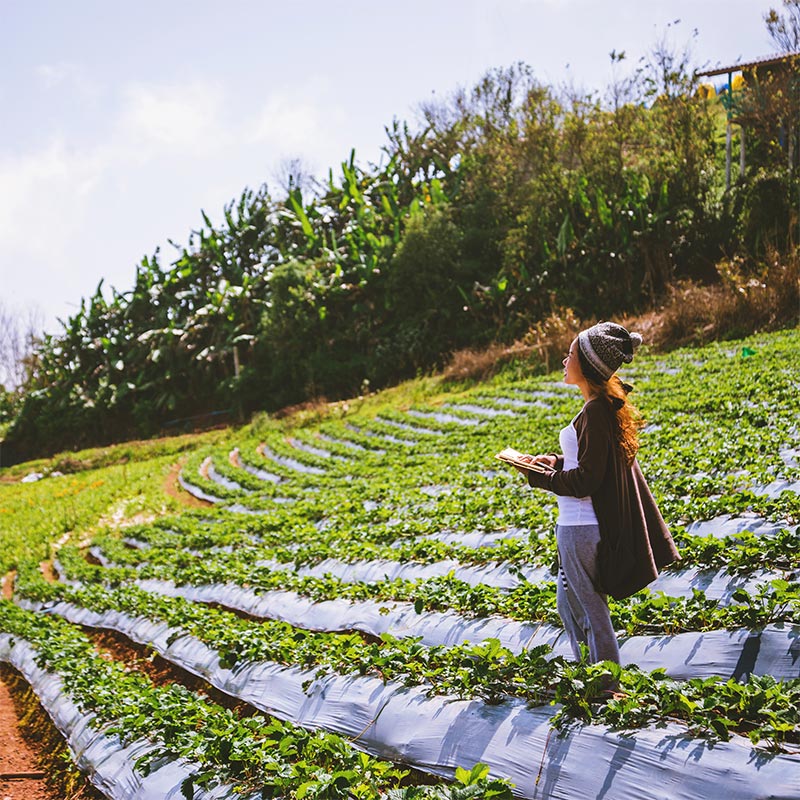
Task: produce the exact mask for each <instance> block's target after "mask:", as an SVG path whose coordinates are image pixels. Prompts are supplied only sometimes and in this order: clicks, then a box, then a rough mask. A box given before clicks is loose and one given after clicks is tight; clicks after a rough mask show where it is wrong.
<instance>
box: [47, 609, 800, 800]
mask: <svg viewBox="0 0 800 800" xmlns="http://www.w3.org/2000/svg"><path fill="white" fill-rule="evenodd" d="M66 606H67V604H59V606H57V607H56V608H53V609H52V611H54V612H55V611H57V612H58V613H67V612H69V613H70V616H75V617H76V618H75V620H74V621H75V622H79V623H82V624H88V625H100V626H102V627H114V628H115V629H117V630H121V629H122V628H128V629H129V630H128V633H127V635H129V636H130V637H131V638H133V639H136V640H137V641H142V639H147V640H148V643H150V644H152V645H153V646H154V647H155V648H156V649H157V650H159V651H161V652H162V654H163V655H164V656H165V657H166V658H168V659H169V660H170V661H173V662H174V663H179V664H181V665H182V666H184V667H185V668H186V669H188V670H190V671H192V672H195V673H196V674H199V675H202V676H203V677H204V678H205V679H206V680H208V681H209V682H210V683H212V684H213V685H214V686H216V687H217V688H219V689H221V690H222V691H224V692H226V693H228V694H231V695H233V696H235V697H239V698H241V699H243V700H245V701H246V702H248V703H251V704H252V705H254V706H256V707H257V708H260V709H262V710H264V711H266V712H267V713H269V714H272V715H274V716H276V717H280V718H282V719H286V720H290V721H292V722H294V723H296V724H299V725H302V726H303V727H307V728H315V729H316V728H321V729H324V730H328V731H332V732H334V733H338V734H340V735H343V736H348V737H355V738H357V742H355V743H356V744H357V746H358V747H360V748H363V749H364V750H366V751H368V752H370V753H372V754H374V755H376V756H378V757H380V758H387V759H391V760H393V761H398V760H400V761H403V762H404V763H406V764H411V765H413V766H415V767H417V768H419V769H422V770H424V771H426V772H430V773H432V774H435V775H440V776H443V777H452V775H453V774H454V771H455V768H456V767H458V766H471V765H472V764H475V763H477V762H483V763H485V764H488V765H489V767H490V769H491V772H492V774H493V775H497V776H502V777H505V778H508V779H509V780H511V781H512V782H513V783H514V784H515V785H516V789H515V793H516V794H517V795H518V796H520V797H525V798H569V800H574V798H584V797H592V798H605V797H608V798H609V799H610V798H612V797H613V798H614V800H651V799H652V800H656V798H657V799H658V800H666V799H667V798H675V800H694V799H695V798H696V799H697V800H701V798H702V800H706V799H707V798H715V797H719V798H722V797H724V798H725V800H760V799H761V798H764V800H766V798H795V800H796V798H797V797H798V796H799V795H800V756H796V755H769V754H767V753H765V752H764V751H759V750H756V749H755V748H754V747H753V746H752V745H751V743H750V742H749V740H747V739H745V738H743V737H741V736H734V737H733V738H732V739H731V740H730V741H728V742H721V743H716V744H714V745H713V746H712V745H710V744H709V743H708V742H706V741H704V740H702V739H693V738H691V737H690V736H689V735H688V733H687V731H686V728H685V727H682V726H680V725H678V724H674V723H668V724H663V725H659V726H657V727H651V728H643V729H637V730H635V731H632V732H625V733H617V732H613V731H611V730H609V729H607V728H605V727H603V726H599V725H575V726H573V727H572V728H571V729H570V730H569V731H568V732H567V733H566V735H565V736H564V737H563V738H560V737H559V736H557V735H556V734H555V733H553V734H552V735H551V728H550V724H549V723H550V719H551V717H552V715H553V714H554V713H555V711H556V709H555V708H554V707H552V706H545V707H539V708H533V709H531V708H528V706H527V704H526V703H525V702H523V701H520V700H517V699H513V698H508V699H507V700H506V701H505V702H503V703H500V704H497V705H487V704H486V703H484V702H483V701H480V700H455V699H453V698H449V697H427V696H426V694H425V689H424V687H415V688H410V689H406V688H404V687H401V686H400V685H398V684H392V683H384V682H383V681H381V680H380V679H378V678H372V677H345V676H341V675H329V676H326V677H322V678H315V677H314V671H309V670H301V669H298V668H293V667H288V668H287V667H285V666H282V665H278V664H272V663H266V662H265V663H245V664H241V665H239V666H238V667H237V668H236V669H234V670H228V669H223V668H221V667H220V666H219V659H218V657H217V655H216V654H215V653H214V652H213V651H212V650H210V649H209V648H208V647H206V646H205V645H204V644H202V643H201V642H199V641H197V640H196V639H193V638H191V637H188V636H177V637H174V636H172V635H171V634H173V632H174V631H172V630H170V629H169V628H168V627H167V626H166V625H153V624H152V623H145V622H144V621H142V620H134V619H131V618H129V617H127V615H124V614H118V613H116V612H107V613H105V614H96V613H95V612H90V611H87V610H85V609H76V608H75V607H71V608H67V607H66ZM112 623H113V624H112ZM540 768H541V778H540V785H539V786H538V787H537V786H536V778H537V774H538V773H539V771H540Z"/></svg>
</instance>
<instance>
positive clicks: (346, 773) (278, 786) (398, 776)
mask: <svg viewBox="0 0 800 800" xmlns="http://www.w3.org/2000/svg"><path fill="white" fill-rule="evenodd" d="M0 632H4V633H9V634H12V636H14V637H15V638H19V639H20V640H23V641H25V642H28V643H29V644H30V645H32V646H33V647H34V648H35V651H36V661H37V663H38V665H39V666H40V667H42V668H44V669H46V670H48V671H50V672H52V673H55V674H57V675H58V676H59V677H60V678H61V680H62V681H63V685H64V687H65V691H66V692H67V693H68V694H69V695H70V697H71V698H72V699H73V700H74V701H75V702H76V704H77V705H78V707H79V708H81V709H82V710H85V711H90V712H92V713H93V714H94V715H96V722H95V724H100V725H105V726H110V728H109V730H110V731H111V732H116V733H118V734H119V735H120V736H121V737H122V738H123V741H129V740H131V739H136V738H144V739H150V740H153V741H155V742H157V743H159V744H160V746H161V748H162V749H161V751H160V752H161V754H162V755H168V756H169V757H173V758H174V757H180V758H186V759H188V760H191V761H194V762H197V763H198V764H200V765H201V767H202V771H201V772H200V773H199V774H197V775H195V776H194V777H193V779H192V780H191V784H190V785H187V786H185V787H184V791H185V792H186V796H190V797H191V796H192V792H193V787H194V786H202V787H209V786H211V787H213V786H214V785H215V784H217V783H219V781H220V780H222V781H226V782H229V783H232V784H234V785H235V787H236V788H237V790H238V791H240V792H242V793H252V792H254V791H256V790H258V792H259V796H260V797H266V798H269V797H297V798H302V797H308V798H312V797H320V798H322V797H325V798H331V799H333V798H342V800H344V799H345V798H348V800H351V799H352V798H365V799H366V798H378V797H387V796H390V797H394V798H398V800H400V799H401V798H408V800H411V798H423V797H431V798H434V797H435V798H442V799H443V800H444V798H451V797H452V798H455V796H458V797H459V798H461V797H475V798H479V797H497V798H510V792H509V789H508V787H507V786H504V785H503V784H502V783H501V782H499V781H496V780H489V779H488V778H487V777H486V775H485V771H484V770H483V769H481V768H479V769H478V770H476V771H474V772H473V773H472V774H470V773H469V772H466V771H462V772H461V773H459V775H460V777H462V778H464V779H466V780H467V781H468V782H470V783H471V784H472V788H471V790H470V791H469V792H466V793H464V792H462V793H459V787H458V786H455V787H445V786H435V787H434V786H411V787H407V788H400V787H401V784H402V782H403V781H404V779H405V778H406V776H407V775H408V772H407V771H406V770H402V769H398V768H397V767H396V766H395V765H393V764H392V763H391V762H387V761H381V760H379V759H375V758H373V757H370V756H369V755H367V754H366V753H364V752H360V751H359V750H357V749H356V748H355V747H353V745H352V744H351V743H349V742H347V741H345V740H344V739H343V738H341V737H339V736H336V735H333V734H330V733H325V732H321V731H317V732H311V731H308V730H305V729H303V728H299V727H297V726H294V725H291V724H289V723H286V722H284V721H281V720H278V719H276V718H274V717H266V716H264V715H262V714H254V715H250V716H241V715H239V714H237V713H235V712H234V711H233V710H231V709H228V708H225V707H222V706H220V705H217V704H215V703H212V702H211V701H209V700H208V699H207V698H205V697H202V696H200V695H198V694H196V693H193V692H191V691H189V690H187V689H186V688H185V687H183V686H182V685H181V684H175V683H173V684H169V685H167V686H156V685H153V684H152V682H151V681H150V680H149V679H148V678H147V677H146V676H145V675H144V674H142V673H140V672H137V671H136V670H131V669H130V668H126V667H124V666H123V665H122V664H121V663H119V662H116V661H113V660H109V659H106V658H103V657H102V656H101V655H100V654H98V653H97V652H96V651H95V650H94V648H93V645H92V642H91V640H90V639H88V638H87V637H86V636H85V635H83V634H82V633H81V632H80V630H79V629H78V628H76V627H75V626H73V625H70V624H68V623H66V622H64V621H62V620H59V619H57V618H54V617H51V616H45V615H43V614H37V613H32V612H30V611H26V610H23V609H21V608H19V607H18V606H15V605H13V604H12V603H10V602H8V601H0ZM158 755H159V751H158V750H156V751H151V752H150V754H149V759H148V761H150V762H151V761H152V760H154V759H156V758H157V757H158ZM137 767H138V768H140V769H146V768H147V763H140V764H138V765H137ZM389 791H392V792H393V794H391V795H387V792H389ZM484 793H485V794H484Z"/></svg>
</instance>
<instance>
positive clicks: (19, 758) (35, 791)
mask: <svg viewBox="0 0 800 800" xmlns="http://www.w3.org/2000/svg"><path fill="white" fill-rule="evenodd" d="M42 755H43V753H39V752H37V751H36V750H35V749H34V748H33V747H32V746H31V745H30V744H28V743H27V742H26V741H25V739H23V737H22V734H21V733H20V729H19V719H18V717H17V712H16V710H15V708H14V703H13V700H12V699H11V692H10V691H9V688H8V685H7V684H6V681H5V678H4V677H3V676H2V675H0V800H58V795H56V794H54V793H53V791H52V790H50V789H48V788H47V786H46V785H45V781H44V777H45V773H44V772H43V771H42V768H41V766H40V765H39V764H40V758H41V756H42ZM11 776H27V777H11Z"/></svg>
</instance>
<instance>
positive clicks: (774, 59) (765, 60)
mask: <svg viewBox="0 0 800 800" xmlns="http://www.w3.org/2000/svg"><path fill="white" fill-rule="evenodd" d="M790 58H800V50H796V51H794V52H792V53H777V54H773V55H771V56H762V57H761V58H756V59H755V60H753V61H746V62H745V63H743V64H732V65H731V66H729V67H714V69H708V70H705V71H703V72H698V73H697V75H698V77H701V76H705V75H707V76H709V77H710V76H711V75H724V74H725V73H728V72H739V71H740V70H743V69H750V68H751V67H764V66H767V65H768V64H779V63H780V62H781V61H788V60H789V59H790Z"/></svg>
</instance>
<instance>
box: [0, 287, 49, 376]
mask: <svg viewBox="0 0 800 800" xmlns="http://www.w3.org/2000/svg"><path fill="white" fill-rule="evenodd" d="M42 328H43V321H42V314H41V311H39V309H37V308H29V309H28V310H27V311H26V312H20V311H15V310H13V309H11V308H9V307H8V306H6V305H4V304H3V302H2V300H0V387H4V388H5V389H6V390H9V391H19V390H20V389H21V387H22V386H23V385H24V384H25V382H26V380H27V378H28V377H29V375H30V372H31V367H32V358H33V353H34V350H35V349H36V346H37V344H38V343H39V341H40V340H41V331H42Z"/></svg>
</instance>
